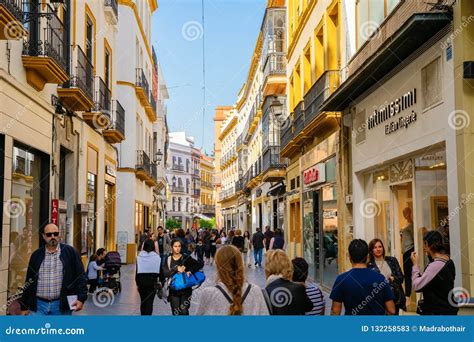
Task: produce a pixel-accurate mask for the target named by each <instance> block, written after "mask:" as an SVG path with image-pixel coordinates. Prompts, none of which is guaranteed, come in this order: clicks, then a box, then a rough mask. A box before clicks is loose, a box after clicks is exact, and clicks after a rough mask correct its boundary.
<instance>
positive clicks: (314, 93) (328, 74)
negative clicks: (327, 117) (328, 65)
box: [304, 70, 339, 129]
mask: <svg viewBox="0 0 474 342" xmlns="http://www.w3.org/2000/svg"><path fill="white" fill-rule="evenodd" d="M338 86H339V70H327V71H325V72H324V73H323V74H322V75H321V77H320V78H319V79H318V80H317V81H316V82H315V83H314V84H313V86H312V87H311V89H310V90H309V91H308V93H307V94H306V95H305V97H304V110H305V115H306V118H305V121H306V125H310V123H311V121H313V119H315V118H316V117H317V116H318V114H319V113H320V112H321V105H322V104H323V102H324V101H325V100H326V99H327V98H329V96H330V95H331V94H332V93H333V92H334V91H335V90H336V89H337V87H338ZM306 129H308V127H307V128H306Z"/></svg>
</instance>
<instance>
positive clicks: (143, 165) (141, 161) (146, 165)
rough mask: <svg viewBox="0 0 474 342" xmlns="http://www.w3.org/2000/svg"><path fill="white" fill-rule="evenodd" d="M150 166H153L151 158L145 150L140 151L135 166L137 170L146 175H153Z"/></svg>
mask: <svg viewBox="0 0 474 342" xmlns="http://www.w3.org/2000/svg"><path fill="white" fill-rule="evenodd" d="M150 166H151V163H150V157H149V156H148V154H147V153H146V152H145V151H143V150H138V151H137V163H136V165H135V168H136V169H137V170H143V171H145V172H146V173H148V174H150V173H151V171H150Z"/></svg>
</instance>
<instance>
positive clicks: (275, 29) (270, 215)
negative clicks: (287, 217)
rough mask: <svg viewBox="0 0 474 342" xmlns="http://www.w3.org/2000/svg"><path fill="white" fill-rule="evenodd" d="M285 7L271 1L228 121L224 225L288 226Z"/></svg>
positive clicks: (223, 165)
mask: <svg viewBox="0 0 474 342" xmlns="http://www.w3.org/2000/svg"><path fill="white" fill-rule="evenodd" d="M285 22H286V9H285V6H284V1H269V2H268V3H267V8H266V10H265V15H264V19H263V21H262V26H261V31H260V32H259V36H258V38H257V42H256V45H255V49H254V53H253V55H252V59H251V62H250V68H249V72H248V76H247V81H246V83H245V84H244V85H243V87H242V88H241V90H240V92H239V94H238V97H237V101H236V104H235V106H234V110H233V112H230V113H229V115H228V116H227V118H226V119H225V120H224V122H223V124H222V127H221V132H220V135H219V136H218V140H219V143H221V144H222V157H221V164H220V168H221V175H222V180H221V182H222V185H223V190H224V191H223V192H221V194H220V199H221V203H220V204H221V206H222V209H221V210H222V212H223V216H224V226H225V227H226V228H227V229H229V228H239V229H241V230H246V231H249V232H251V233H252V232H255V231H256V228H258V227H260V228H263V227H265V226H269V227H273V228H274V229H277V228H279V229H282V228H284V224H283V214H284V211H283V197H282V195H283V193H284V191H282V189H283V188H284V178H285V166H286V165H285V161H284V160H281V159H280V131H281V121H280V118H281V117H282V115H283V111H285V110H286V108H285V102H286V95H285V94H286V77H285V73H286V33H285V32H286V24H285Z"/></svg>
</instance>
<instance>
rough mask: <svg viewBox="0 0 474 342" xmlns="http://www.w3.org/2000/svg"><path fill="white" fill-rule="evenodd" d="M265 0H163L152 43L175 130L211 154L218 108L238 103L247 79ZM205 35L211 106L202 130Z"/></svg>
mask: <svg viewBox="0 0 474 342" xmlns="http://www.w3.org/2000/svg"><path fill="white" fill-rule="evenodd" d="M266 2H267V1H266V0H204V10H205V11H204V13H205V15H204V25H203V22H202V10H201V0H158V10H157V11H156V12H155V13H154V15H153V22H152V32H153V36H152V42H153V45H154V47H155V51H156V54H157V57H158V61H159V63H160V65H161V68H162V72H163V75H164V78H165V80H166V83H167V86H168V92H169V95H170V99H169V100H168V102H167V105H168V126H169V131H170V132H175V131H186V133H187V134H188V135H189V136H193V137H194V139H195V146H197V147H202V148H203V150H204V151H206V152H207V153H209V154H210V153H212V150H213V145H214V121H213V116H214V109H215V107H216V106H223V105H224V106H225V105H233V104H234V103H235V102H236V99H237V94H238V92H239V90H240V88H241V87H242V85H243V83H244V82H245V80H246V78H247V74H248V68H249V65H250V59H251V56H252V53H253V50H254V47H255V44H256V41H257V37H258V34H259V32H260V26H261V23H262V19H263V15H264V12H265V5H266ZM203 39H204V44H205V50H204V51H205V69H206V102H205V103H206V105H205V114H204V129H203V110H202V107H203V103H204V102H203V68H202V64H203V56H202V51H203Z"/></svg>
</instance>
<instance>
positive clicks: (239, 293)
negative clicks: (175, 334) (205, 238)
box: [197, 245, 269, 316]
mask: <svg viewBox="0 0 474 342" xmlns="http://www.w3.org/2000/svg"><path fill="white" fill-rule="evenodd" d="M215 262H216V268H217V280H218V282H217V284H216V286H210V287H207V288H205V289H203V290H202V291H201V295H200V297H199V305H198V309H197V315H212V316H215V315H231V316H232V315H253V316H260V315H268V314H269V312H268V307H267V303H266V302H265V297H264V296H263V292H262V289H261V288H260V287H258V286H257V285H254V284H250V283H247V282H246V281H245V279H244V262H243V260H242V254H241V253H240V251H239V250H238V249H237V248H236V247H235V246H232V245H226V246H222V247H221V248H219V250H218V251H217V254H216V258H215Z"/></svg>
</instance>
